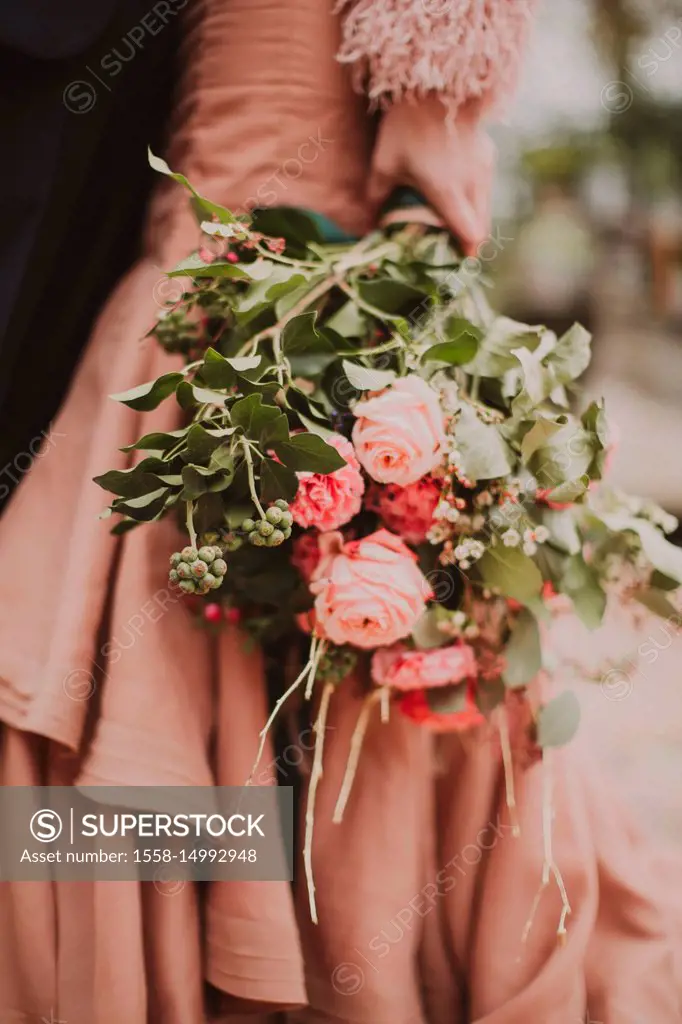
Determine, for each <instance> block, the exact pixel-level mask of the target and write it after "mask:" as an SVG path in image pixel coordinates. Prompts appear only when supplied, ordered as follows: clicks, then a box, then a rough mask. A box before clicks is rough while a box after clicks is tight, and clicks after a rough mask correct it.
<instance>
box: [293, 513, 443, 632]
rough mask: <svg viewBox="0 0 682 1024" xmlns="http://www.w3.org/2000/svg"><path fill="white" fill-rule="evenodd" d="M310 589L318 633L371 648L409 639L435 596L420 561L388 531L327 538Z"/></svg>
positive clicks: (336, 535) (334, 535)
mask: <svg viewBox="0 0 682 1024" xmlns="http://www.w3.org/2000/svg"><path fill="white" fill-rule="evenodd" d="M310 590H311V592H312V593H313V594H314V595H315V615H316V621H317V629H318V632H320V633H321V634H322V635H324V636H325V637H327V639H329V640H331V641H332V642H333V643H335V644H351V645H353V646H354V647H362V648H367V649H371V648H375V647H383V646H389V645H390V644H393V643H395V642H396V641H397V640H402V639H403V638H404V637H406V636H409V634H410V633H411V632H412V629H413V628H414V625H415V623H416V622H417V620H418V619H419V617H420V616H421V615H422V614H423V612H424V609H425V607H426V601H427V600H429V599H430V598H431V597H432V596H433V593H432V591H431V588H430V587H429V584H428V582H427V580H426V579H425V578H424V576H423V575H422V573H421V572H420V570H419V568H418V566H417V564H416V556H415V555H414V554H413V552H412V551H410V549H409V548H408V547H406V546H405V544H404V543H403V542H402V540H401V539H400V538H399V537H396V536H395V535H394V534H392V533H389V532H388V530H377V532H376V533H372V534H370V535H369V536H368V537H364V538H362V540H354V541H349V542H347V543H344V540H343V536H342V535H341V534H340V533H329V534H322V536H321V537H320V561H319V563H318V566H317V568H316V569H315V572H314V573H313V576H312V580H311V582H310Z"/></svg>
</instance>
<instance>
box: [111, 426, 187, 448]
mask: <svg viewBox="0 0 682 1024" xmlns="http://www.w3.org/2000/svg"><path fill="white" fill-rule="evenodd" d="M188 430H189V427H182V428H181V429H180V430H169V431H168V432H167V433H160V432H156V433H152V434H145V435H144V437H141V438H140V440H139V441H136V442H135V444H127V445H125V447H123V448H120V449H119V451H122V452H132V451H147V450H150V451H169V450H170V449H171V448H174V447H175V445H176V444H177V443H178V441H179V440H180V438H181V437H184V436H185V434H186V433H187V431H188Z"/></svg>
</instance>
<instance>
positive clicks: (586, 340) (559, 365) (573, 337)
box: [548, 324, 592, 384]
mask: <svg viewBox="0 0 682 1024" xmlns="http://www.w3.org/2000/svg"><path fill="white" fill-rule="evenodd" d="M591 341H592V335H591V334H590V332H589V331H586V330H585V328H584V327H582V326H581V325H580V324H573V326H572V327H571V328H570V329H569V330H568V331H567V332H566V333H565V334H564V335H562V337H561V338H559V340H558V342H557V343H556V345H555V346H554V349H553V351H552V352H551V354H550V355H549V357H548V361H549V363H550V364H551V367H552V370H553V371H554V379H555V381H556V383H557V384H570V383H571V382H572V381H574V380H577V379H578V377H581V376H582V374H583V373H584V372H585V370H586V369H587V367H588V366H589V365H590V358H591V354H592V353H591V348H590V345H591Z"/></svg>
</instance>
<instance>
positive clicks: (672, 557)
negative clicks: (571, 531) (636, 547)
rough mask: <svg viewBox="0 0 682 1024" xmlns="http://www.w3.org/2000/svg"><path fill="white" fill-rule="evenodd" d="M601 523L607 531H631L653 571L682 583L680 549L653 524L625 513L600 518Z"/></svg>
mask: <svg viewBox="0 0 682 1024" xmlns="http://www.w3.org/2000/svg"><path fill="white" fill-rule="evenodd" d="M601 519H602V522H603V523H604V524H605V525H606V526H607V527H608V528H609V530H615V531H617V532H620V531H631V532H632V533H636V534H637V536H638V537H639V539H640V543H641V545H642V551H643V552H644V554H645V556H646V557H647V558H648V560H649V561H650V562H651V565H652V566H653V568H654V569H657V570H658V571H659V572H661V573H663V574H664V575H665V576H669V577H671V578H672V579H675V580H677V582H678V583H682V549H680V548H678V547H676V546H675V545H674V544H671V543H670V541H668V540H666V539H665V537H664V536H663V534H662V533H660V532H659V531H658V530H657V529H656V527H655V526H654V525H653V523H650V522H648V521H647V520H646V519H637V518H636V517H635V516H630V515H627V514H626V513H613V514H608V515H602V516H601Z"/></svg>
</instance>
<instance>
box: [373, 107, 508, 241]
mask: <svg viewBox="0 0 682 1024" xmlns="http://www.w3.org/2000/svg"><path fill="white" fill-rule="evenodd" d="M494 165H495V144H494V143H493V141H492V139H491V138H490V137H489V136H488V135H487V133H486V132H485V131H484V130H483V128H482V127H481V125H480V122H479V119H478V117H477V116H476V115H475V111H474V110H473V109H472V110H467V109H463V110H460V111H458V112H457V114H456V115H455V116H454V118H453V119H452V120H451V121H450V122H448V121H447V110H446V108H445V106H444V104H443V103H442V101H441V100H440V99H439V98H438V97H436V96H433V97H428V98H427V99H425V100H419V101H418V102H412V103H410V102H407V101H404V102H401V103H396V104H395V105H394V106H392V107H391V108H390V109H389V110H388V111H387V112H386V114H385V115H384V117H383V119H382V121H381V125H380V127H379V133H378V136H377V141H376V146H375V148H374V153H373V156H372V168H371V174H370V181H369V187H368V198H369V201H370V203H371V204H372V206H373V208H374V209H378V207H379V206H380V205H381V204H382V203H383V202H384V201H385V200H386V199H387V198H388V196H389V195H390V194H391V192H392V191H393V189H394V188H396V187H397V186H399V185H409V186H411V187H413V188H415V189H417V191H419V192H420V193H421V195H423V196H424V198H425V199H426V201H427V202H428V203H429V205H430V206H432V207H433V209H434V210H435V211H436V213H438V214H439V215H440V216H441V218H442V219H443V221H444V222H445V224H446V226H447V227H448V228H449V229H450V231H451V232H452V233H453V235H455V236H456V237H457V238H458V239H459V240H460V242H461V243H462V246H463V248H464V251H465V253H466V255H469V256H470V255H473V254H474V253H475V251H476V249H477V247H478V246H479V245H480V244H481V242H483V241H484V240H485V239H486V238H487V237H488V235H489V233H490V208H491V191H492V179H493V169H494Z"/></svg>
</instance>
